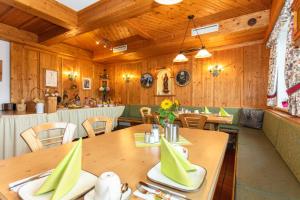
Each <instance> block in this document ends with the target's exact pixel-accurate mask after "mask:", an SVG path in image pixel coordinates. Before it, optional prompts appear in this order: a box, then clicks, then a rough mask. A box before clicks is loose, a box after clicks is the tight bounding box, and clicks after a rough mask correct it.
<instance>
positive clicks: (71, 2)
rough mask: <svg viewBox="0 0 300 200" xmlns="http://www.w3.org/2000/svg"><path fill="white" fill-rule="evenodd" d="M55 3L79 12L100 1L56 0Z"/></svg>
mask: <svg viewBox="0 0 300 200" xmlns="http://www.w3.org/2000/svg"><path fill="white" fill-rule="evenodd" d="M56 1H58V2H59V3H61V4H63V5H65V6H67V7H69V8H71V9H73V10H75V11H80V10H82V9H84V8H86V7H88V6H90V5H92V4H94V3H96V2H97V1H100V0H56Z"/></svg>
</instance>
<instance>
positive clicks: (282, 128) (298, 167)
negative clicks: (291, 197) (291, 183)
mask: <svg viewBox="0 0 300 200" xmlns="http://www.w3.org/2000/svg"><path fill="white" fill-rule="evenodd" d="M276 149H277V151H278V152H279V154H280V155H281V157H282V158H283V160H284V161H285V162H286V163H287V165H288V166H289V167H290V169H291V170H292V172H293V173H294V175H295V176H296V177H297V179H298V181H299V182H300V125H298V124H296V123H293V122H290V121H288V120H286V119H281V120H280V124H279V129H278V137H277V144H276ZM299 199H300V198H299Z"/></svg>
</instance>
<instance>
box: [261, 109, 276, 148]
mask: <svg viewBox="0 0 300 200" xmlns="http://www.w3.org/2000/svg"><path fill="white" fill-rule="evenodd" d="M279 124H280V118H279V116H277V115H274V114H273V113H271V112H269V111H265V114H264V122H263V131H264V133H265V134H266V136H267V137H268V138H269V140H270V141H271V143H272V144H273V145H274V146H276V144H277V137H278V128H279Z"/></svg>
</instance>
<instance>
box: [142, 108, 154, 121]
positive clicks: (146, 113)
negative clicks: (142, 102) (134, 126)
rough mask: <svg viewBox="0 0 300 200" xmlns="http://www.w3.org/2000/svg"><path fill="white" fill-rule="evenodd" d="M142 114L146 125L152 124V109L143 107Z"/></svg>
mask: <svg viewBox="0 0 300 200" xmlns="http://www.w3.org/2000/svg"><path fill="white" fill-rule="evenodd" d="M140 113H141V116H142V120H143V123H144V124H150V123H151V121H152V116H151V108H149V107H141V108H140Z"/></svg>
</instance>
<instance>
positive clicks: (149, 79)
mask: <svg viewBox="0 0 300 200" xmlns="http://www.w3.org/2000/svg"><path fill="white" fill-rule="evenodd" d="M141 85H142V86H143V87H144V88H150V87H151V86H152V85H153V76H152V74H150V73H145V74H142V76H141Z"/></svg>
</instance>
